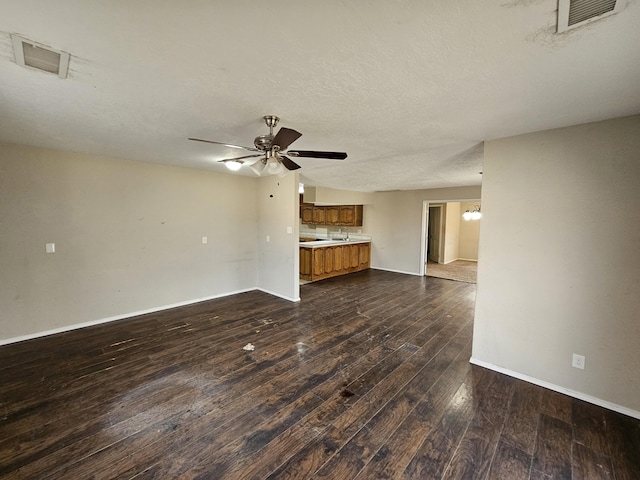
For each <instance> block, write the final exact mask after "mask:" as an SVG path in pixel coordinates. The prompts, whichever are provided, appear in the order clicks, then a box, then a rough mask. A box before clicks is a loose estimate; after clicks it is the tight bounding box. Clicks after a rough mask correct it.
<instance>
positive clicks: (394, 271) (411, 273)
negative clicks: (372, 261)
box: [371, 267, 422, 277]
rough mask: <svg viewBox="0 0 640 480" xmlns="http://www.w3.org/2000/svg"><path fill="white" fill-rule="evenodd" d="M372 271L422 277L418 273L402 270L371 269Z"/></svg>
mask: <svg viewBox="0 0 640 480" xmlns="http://www.w3.org/2000/svg"><path fill="white" fill-rule="evenodd" d="M371 269H372V270H383V271H385V272H392V273H402V274H403V275H416V276H418V277H422V275H420V274H419V273H418V272H404V271H402V270H394V269H392V268H382V267H371Z"/></svg>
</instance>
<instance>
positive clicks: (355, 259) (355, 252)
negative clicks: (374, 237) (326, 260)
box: [349, 245, 360, 268]
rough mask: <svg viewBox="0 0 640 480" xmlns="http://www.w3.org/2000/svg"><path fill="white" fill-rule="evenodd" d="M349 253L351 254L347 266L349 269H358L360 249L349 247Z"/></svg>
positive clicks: (355, 246) (356, 246)
mask: <svg viewBox="0 0 640 480" xmlns="http://www.w3.org/2000/svg"><path fill="white" fill-rule="evenodd" d="M349 251H350V252H351V254H350V259H349V260H350V263H349V266H350V267H351V268H358V265H360V249H359V248H358V245H349Z"/></svg>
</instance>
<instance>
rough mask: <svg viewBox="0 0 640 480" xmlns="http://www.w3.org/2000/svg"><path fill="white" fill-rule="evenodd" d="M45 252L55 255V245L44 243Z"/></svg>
mask: <svg viewBox="0 0 640 480" xmlns="http://www.w3.org/2000/svg"><path fill="white" fill-rule="evenodd" d="M44 248H45V251H46V252H47V253H56V244H55V243H45V244H44Z"/></svg>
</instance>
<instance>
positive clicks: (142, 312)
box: [0, 288, 270, 347]
mask: <svg viewBox="0 0 640 480" xmlns="http://www.w3.org/2000/svg"><path fill="white" fill-rule="evenodd" d="M253 290H259V289H256V288H245V289H242V290H234V291H232V292H226V293H220V294H218V295H211V296H207V297H201V298H195V299H192V300H185V301H184V302H177V303H171V304H168V305H162V306H159V307H153V308H147V309H145V310H138V311H136V312H129V313H123V314H120V315H113V316H111V317H105V318H99V319H97V320H89V321H88V322H82V323H74V324H72V325H65V326H64V327H58V328H53V329H51V330H44V331H42V332H36V333H29V334H27V335H20V336H18V337H10V338H4V339H0V347H1V346H3V345H9V344H11V343H18V342H24V341H26V340H33V339H35V338H40V337H47V336H49V335H55V334H56V333H64V332H70V331H71V330H77V329H79V328H85V327H91V326H94V325H100V324H103V323H109V322H115V321H117V320H124V319H126V318H131V317H137V316H138V315H146V314H147V313H155V312H160V311H162V310H169V309H171V308H176V307H183V306H185V305H192V304H194V303H200V302H206V301H207V300H214V299H216V298H222V297H228V296H231V295H237V294H239V293H246V292H251V291H253ZM266 293H270V292H266Z"/></svg>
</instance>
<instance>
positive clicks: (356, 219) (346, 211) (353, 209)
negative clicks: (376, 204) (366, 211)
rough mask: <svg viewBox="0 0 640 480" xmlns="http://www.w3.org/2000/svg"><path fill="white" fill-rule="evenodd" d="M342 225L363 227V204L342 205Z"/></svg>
mask: <svg viewBox="0 0 640 480" xmlns="http://www.w3.org/2000/svg"><path fill="white" fill-rule="evenodd" d="M340 225H345V226H353V227H361V226H362V205H341V206H340Z"/></svg>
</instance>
